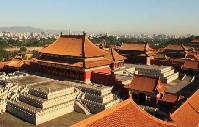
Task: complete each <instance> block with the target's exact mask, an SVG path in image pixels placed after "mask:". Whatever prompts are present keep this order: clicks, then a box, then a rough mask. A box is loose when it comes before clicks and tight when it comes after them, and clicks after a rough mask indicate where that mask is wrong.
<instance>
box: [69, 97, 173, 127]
mask: <svg viewBox="0 0 199 127" xmlns="http://www.w3.org/2000/svg"><path fill="white" fill-rule="evenodd" d="M72 127H175V124H173V123H168V122H164V121H161V120H159V119H157V118H155V117H153V116H151V115H149V114H148V113H147V112H145V111H143V110H141V108H140V107H138V106H137V105H136V104H135V103H134V102H133V101H132V100H131V99H127V100H125V101H123V102H121V103H119V104H117V105H114V106H113V107H111V108H110V109H107V110H105V111H102V112H100V113H98V114H96V115H94V116H91V117H89V118H87V119H85V120H83V121H80V122H79V123H77V124H75V125H73V126H72Z"/></svg>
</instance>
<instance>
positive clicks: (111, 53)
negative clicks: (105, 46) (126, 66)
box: [105, 48, 125, 62]
mask: <svg viewBox="0 0 199 127" xmlns="http://www.w3.org/2000/svg"><path fill="white" fill-rule="evenodd" d="M105 57H106V58H108V59H109V60H111V61H113V62H115V61H123V60H124V59H125V57H124V56H122V55H120V54H118V53H117V52H116V51H115V50H114V49H113V48H110V49H109V50H108V51H107V54H106V55H105Z"/></svg>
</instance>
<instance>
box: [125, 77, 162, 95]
mask: <svg viewBox="0 0 199 127" xmlns="http://www.w3.org/2000/svg"><path fill="white" fill-rule="evenodd" d="M158 81H159V79H158V78H154V77H148V76H142V75H134V76H133V79H132V82H131V84H129V86H128V87H129V88H130V89H133V90H138V91H143V92H153V90H154V89H155V88H156V86H157V85H158Z"/></svg>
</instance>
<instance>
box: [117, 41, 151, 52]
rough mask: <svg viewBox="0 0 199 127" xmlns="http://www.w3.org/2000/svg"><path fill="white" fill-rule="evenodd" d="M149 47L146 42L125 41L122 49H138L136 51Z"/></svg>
mask: <svg viewBox="0 0 199 127" xmlns="http://www.w3.org/2000/svg"><path fill="white" fill-rule="evenodd" d="M146 49H147V43H146V42H128V43H127V42H126V43H123V44H122V45H121V47H120V50H136V51H145V50H146Z"/></svg>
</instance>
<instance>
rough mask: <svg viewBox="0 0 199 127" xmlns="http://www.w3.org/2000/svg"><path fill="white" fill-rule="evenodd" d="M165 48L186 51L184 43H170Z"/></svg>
mask: <svg viewBox="0 0 199 127" xmlns="http://www.w3.org/2000/svg"><path fill="white" fill-rule="evenodd" d="M164 49H165V50H176V51H184V47H183V45H177V44H168V45H167V46H166V47H165V48H164Z"/></svg>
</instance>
